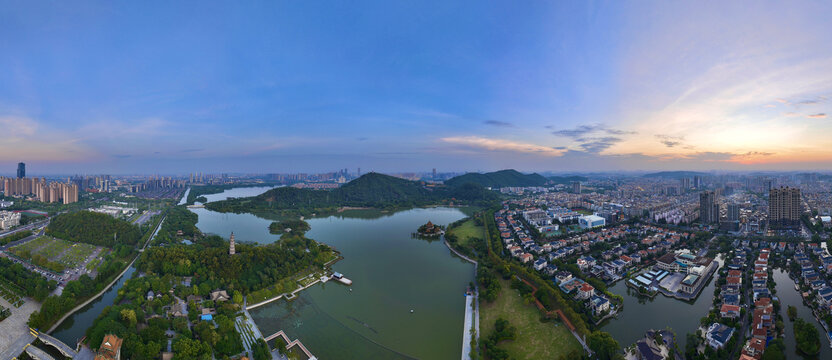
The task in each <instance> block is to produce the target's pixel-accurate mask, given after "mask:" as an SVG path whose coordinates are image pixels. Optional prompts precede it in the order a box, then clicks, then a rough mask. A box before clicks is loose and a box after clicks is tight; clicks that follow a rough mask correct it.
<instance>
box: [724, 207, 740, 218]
mask: <svg viewBox="0 0 832 360" xmlns="http://www.w3.org/2000/svg"><path fill="white" fill-rule="evenodd" d="M727 210H728V212H727V214H726V219H727V220H728V221H739V220H740V204H728V209H727Z"/></svg>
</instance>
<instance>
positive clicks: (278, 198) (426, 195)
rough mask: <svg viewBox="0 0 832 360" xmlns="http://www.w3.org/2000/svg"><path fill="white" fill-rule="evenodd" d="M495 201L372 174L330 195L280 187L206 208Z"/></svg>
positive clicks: (473, 192)
mask: <svg viewBox="0 0 832 360" xmlns="http://www.w3.org/2000/svg"><path fill="white" fill-rule="evenodd" d="M495 198H496V194H494V193H492V192H489V191H488V190H486V189H484V188H482V187H481V186H478V185H471V184H469V185H467V186H464V187H454V188H445V187H434V188H428V187H426V186H425V184H423V183H421V182H416V181H410V180H405V179H400V178H397V177H393V176H388V175H383V174H378V173H369V174H365V175H363V176H361V177H359V178H358V179H355V180H353V181H350V182H349V183H347V184H344V186H341V187H340V188H337V189H334V190H331V191H326V190H311V189H297V188H293V187H281V188H277V189H272V190H269V191H267V192H265V193H263V194H260V195H258V196H255V197H251V198H240V199H231V200H225V201H217V202H211V203H208V204H206V207H207V208H208V209H211V210H214V211H220V212H237V213H239V212H254V213H262V212H268V211H273V210H281V209H305V210H312V209H322V208H334V207H340V206H363V207H376V208H387V207H408V206H423V205H432V204H438V203H441V202H443V201H451V200H456V201H464V202H469V203H476V202H481V201H488V200H493V199H495Z"/></svg>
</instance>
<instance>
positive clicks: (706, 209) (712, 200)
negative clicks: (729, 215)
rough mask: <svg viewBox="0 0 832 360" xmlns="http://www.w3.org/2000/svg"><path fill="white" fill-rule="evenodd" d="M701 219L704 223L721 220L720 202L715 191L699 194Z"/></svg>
mask: <svg viewBox="0 0 832 360" xmlns="http://www.w3.org/2000/svg"><path fill="white" fill-rule="evenodd" d="M699 221H700V222H702V223H703V224H712V223H715V222H719V204H718V203H717V202H716V194H715V193H714V192H713V191H703V192H701V193H700V194H699Z"/></svg>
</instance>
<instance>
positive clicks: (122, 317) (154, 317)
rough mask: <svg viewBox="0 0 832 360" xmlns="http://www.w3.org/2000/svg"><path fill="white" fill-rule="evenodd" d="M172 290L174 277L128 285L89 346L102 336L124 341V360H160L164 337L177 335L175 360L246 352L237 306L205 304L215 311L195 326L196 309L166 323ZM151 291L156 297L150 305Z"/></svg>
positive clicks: (93, 332) (172, 300)
mask: <svg viewBox="0 0 832 360" xmlns="http://www.w3.org/2000/svg"><path fill="white" fill-rule="evenodd" d="M173 284H179V281H177V280H176V279H175V278H174V276H172V275H165V276H161V277H160V276H154V275H150V276H145V277H141V278H133V279H130V280H128V281H127V282H126V283H125V284H124V286H123V287H122V288H121V290H119V293H118V296H117V297H116V299H115V302H114V305H111V306H108V307H106V308H104V310H103V311H102V312H101V314H100V315H99V316H98V318H96V319H95V321H94V322H93V325H92V326H91V327H90V328H89V329H87V332H86V336H87V344H88V345H89V346H90V347H92V348H93V349H95V348H97V347H98V346H99V344H101V341H102V340H103V338H104V335H106V334H115V335H116V336H118V337H119V338H121V339H124V343H123V345H122V358H123V359H133V360H144V359H148V360H149V359H155V358H158V356H159V353H160V352H161V351H163V350H165V349H166V348H167V344H168V336H167V333H168V332H169V331H172V332H173V333H175V335H174V336H173V337H174V340H173V343H172V346H171V348H172V350H173V353H174V357H175V358H177V359H212V358H214V359H228V358H230V357H231V356H234V355H237V354H239V353H241V352H243V351H244V350H245V349H244V348H243V344H242V341H241V339H240V334H239V333H238V332H237V331H236V329H235V327H234V318H235V317H236V316H237V312H238V311H239V303H237V302H235V303H231V302H217V303H213V302H211V301H206V302H204V303H203V304H202V305H205V306H206V307H209V308H214V309H215V311H216V314H215V316H214V317H213V319H212V320H211V321H198V320H197V319H198V314H199V310H198V309H199V308H198V307H191V308H190V309H191V310H190V311H189V313H188V315H187V316H182V317H173V318H167V310H168V309H169V308H170V306H171V305H172V304H174V303H176V299H175V298H174V297H173V296H171V295H170V293H169V290H171V289H172V287H173ZM149 291H153V292H154V293H155V294H160V296H158V297H155V298H152V299H148V298H147V296H146V294H147V293H148V292H149ZM240 300H241V299H240ZM189 306H195V304H194V303H190V304H189ZM189 322H190V323H191V324H192V325H191V326H189ZM212 354H213V357H212ZM260 355H262V353H261V354H260ZM260 358H265V357H262V356H261V357H260Z"/></svg>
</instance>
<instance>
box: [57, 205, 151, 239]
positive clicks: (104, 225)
mask: <svg viewBox="0 0 832 360" xmlns="http://www.w3.org/2000/svg"><path fill="white" fill-rule="evenodd" d="M46 233H47V234H49V235H51V236H54V237H57V238H60V239H64V240H70V241H74V242H81V243H86V244H91V245H96V246H106V247H109V248H113V247H115V246H116V245H132V246H136V245H137V244H138V243H139V240H141V238H142V232H141V230H140V229H139V227H138V226H135V225H133V224H130V223H128V222H126V221H124V220H119V219H115V218H113V217H112V216H109V215H106V214H100V213H96V212H91V211H78V212H74V213H67V214H61V215H58V216H55V217H54V218H52V221H51V222H50V223H49V227H47V228H46Z"/></svg>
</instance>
